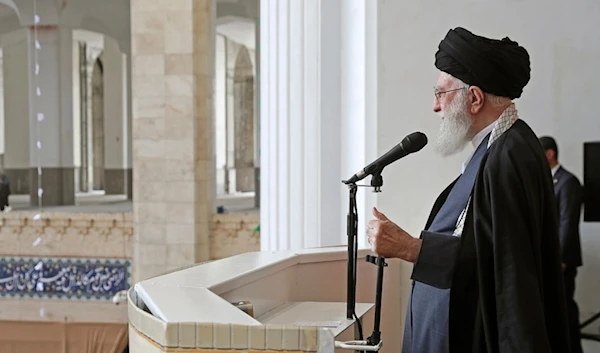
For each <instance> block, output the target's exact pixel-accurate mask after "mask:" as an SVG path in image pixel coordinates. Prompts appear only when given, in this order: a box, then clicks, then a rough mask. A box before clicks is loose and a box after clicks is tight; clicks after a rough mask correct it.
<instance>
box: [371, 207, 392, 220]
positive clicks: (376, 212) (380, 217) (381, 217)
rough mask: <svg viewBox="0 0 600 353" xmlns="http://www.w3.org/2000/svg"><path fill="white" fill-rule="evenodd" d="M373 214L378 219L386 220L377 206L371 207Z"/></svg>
mask: <svg viewBox="0 0 600 353" xmlns="http://www.w3.org/2000/svg"><path fill="white" fill-rule="evenodd" d="M373 216H375V218H377V219H378V220H380V221H388V218H387V217H386V216H385V215H384V214H383V213H381V212H379V210H378V209H377V207H373Z"/></svg>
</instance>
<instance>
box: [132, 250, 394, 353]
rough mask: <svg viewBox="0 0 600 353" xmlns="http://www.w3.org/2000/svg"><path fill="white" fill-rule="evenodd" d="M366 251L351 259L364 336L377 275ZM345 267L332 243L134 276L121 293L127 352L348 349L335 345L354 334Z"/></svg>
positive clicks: (324, 352)
mask: <svg viewBox="0 0 600 353" xmlns="http://www.w3.org/2000/svg"><path fill="white" fill-rule="evenodd" d="M368 254H370V252H369V251H368V250H359V251H358V262H357V279H358V285H357V290H356V294H357V295H356V297H357V301H358V303H357V304H356V315H357V316H358V317H359V318H360V321H361V323H362V333H363V336H364V337H363V338H364V339H366V337H368V336H369V335H370V334H371V330H372V329H373V312H374V304H372V303H371V302H373V301H374V300H375V285H376V279H377V268H376V267H375V266H373V265H372V264H370V263H367V262H366V261H365V256H366V255H368ZM346 270H347V249H346V247H335V248H318V249H307V250H302V251H299V252H289V251H282V252H254V253H245V254H241V255H237V256H233V257H229V258H226V259H221V260H216V261H212V262H207V263H203V264H199V265H195V266H191V267H188V268H185V269H181V270H177V271H174V272H171V273H168V274H164V275H161V276H158V277H154V278H151V279H147V280H144V281H141V282H139V283H136V284H135V285H134V286H132V287H131V288H130V290H129V291H128V293H127V298H128V300H127V303H128V304H127V305H128V312H129V349H130V352H132V353H142V352H143V353H155V352H189V353H192V352H223V351H227V352H231V353H233V352H253V353H258V352H315V353H316V352H318V353H333V352H348V351H349V350H347V349H341V348H336V346H335V342H336V341H338V342H345V341H352V340H355V339H358V338H359V337H358V336H357V331H358V330H357V329H356V328H357V323H356V322H355V320H348V319H346ZM365 299H368V300H365ZM239 303H244V305H243V306H244V307H245V309H244V308H240V307H239V306H238V305H237V304H239ZM248 308H250V309H248ZM242 309H243V310H242ZM383 341H384V342H385V336H384V337H383Z"/></svg>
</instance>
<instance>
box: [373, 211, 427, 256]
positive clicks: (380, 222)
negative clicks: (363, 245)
mask: <svg viewBox="0 0 600 353" xmlns="http://www.w3.org/2000/svg"><path fill="white" fill-rule="evenodd" d="M373 216H375V219H374V220H371V221H369V226H368V229H367V235H368V236H369V244H371V250H372V251H373V252H374V253H375V254H377V255H378V256H382V257H387V258H393V257H396V258H399V259H402V260H404V261H408V262H412V263H415V262H417V258H418V257H419V251H420V250H421V240H420V239H415V238H413V237H412V236H411V235H410V234H408V233H406V232H405V231H404V230H403V229H402V228H400V227H398V226H397V225H396V224H395V223H394V222H392V221H390V220H389V219H388V218H387V217H386V216H385V215H384V214H383V213H381V212H379V211H378V210H377V208H375V207H373Z"/></svg>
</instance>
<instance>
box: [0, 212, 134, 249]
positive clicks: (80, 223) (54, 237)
mask: <svg viewBox="0 0 600 353" xmlns="http://www.w3.org/2000/svg"><path fill="white" fill-rule="evenodd" d="M34 216H35V213H28V212H12V213H3V214H1V216H0V256H1V257H10V256H30V257H35V256H39V257H61V258H72V257H83V258H99V259H102V258H115V259H131V258H132V257H133V243H132V236H133V228H132V220H131V213H44V214H42V217H41V219H40V220H34Z"/></svg>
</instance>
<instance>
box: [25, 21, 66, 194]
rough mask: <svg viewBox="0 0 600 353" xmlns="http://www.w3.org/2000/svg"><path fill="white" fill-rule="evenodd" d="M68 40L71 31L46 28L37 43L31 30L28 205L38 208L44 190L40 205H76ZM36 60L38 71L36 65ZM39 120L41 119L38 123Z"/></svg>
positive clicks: (38, 34) (40, 33)
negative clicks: (40, 190) (40, 194)
mask: <svg viewBox="0 0 600 353" xmlns="http://www.w3.org/2000/svg"><path fill="white" fill-rule="evenodd" d="M36 39H37V42H38V43H39V46H38V45H37V44H36ZM72 41H73V36H72V31H71V30H70V29H61V28H59V27H58V26H45V27H43V29H42V30H39V31H38V33H37V38H36V37H35V34H34V31H33V29H32V28H31V27H30V28H29V58H30V60H29V62H30V64H31V65H30V66H29V68H30V69H29V77H30V84H31V86H30V87H29V92H28V98H29V107H30V109H29V117H30V119H29V122H30V125H29V141H30V145H29V166H30V171H29V176H30V190H29V195H30V197H31V198H30V200H31V205H32V206H35V205H38V188H40V187H41V188H42V189H43V191H44V192H43V196H42V200H41V204H42V205H43V206H58V205H74V204H75V189H74V186H75V183H74V164H73V102H72V95H73V93H72V92H73V91H72V89H73V87H72V72H73V71H72V65H73V62H72V60H73V56H72V51H71V50H72V48H73V47H72ZM36 56H37V62H38V63H39V67H36V63H35V60H34V59H35V57H36ZM36 71H37V74H36ZM38 88H39V91H38ZM41 117H43V120H42V121H39V120H40V118H41ZM38 121H39V122H38ZM38 129H39V130H38ZM40 146H41V148H40ZM38 166H41V170H39V169H38ZM40 172H41V182H40V183H38V180H39V174H40Z"/></svg>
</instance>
